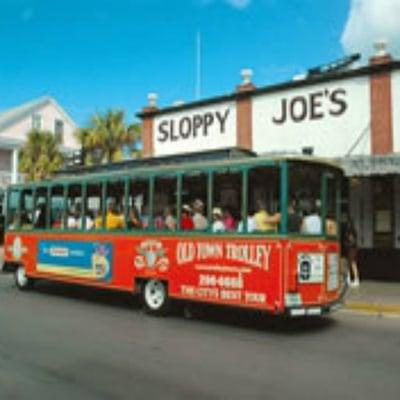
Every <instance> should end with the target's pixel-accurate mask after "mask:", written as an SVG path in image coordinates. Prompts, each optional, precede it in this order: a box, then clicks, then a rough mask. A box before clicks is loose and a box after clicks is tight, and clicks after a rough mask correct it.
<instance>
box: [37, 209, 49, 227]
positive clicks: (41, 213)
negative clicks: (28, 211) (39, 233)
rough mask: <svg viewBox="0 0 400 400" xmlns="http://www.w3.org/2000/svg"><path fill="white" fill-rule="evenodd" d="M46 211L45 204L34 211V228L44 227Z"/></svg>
mask: <svg viewBox="0 0 400 400" xmlns="http://www.w3.org/2000/svg"><path fill="white" fill-rule="evenodd" d="M46 211H47V207H46V204H45V203H40V204H39V205H38V209H37V210H36V219H35V228H39V229H43V228H45V227H46Z"/></svg>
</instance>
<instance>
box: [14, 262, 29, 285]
mask: <svg viewBox="0 0 400 400" xmlns="http://www.w3.org/2000/svg"><path fill="white" fill-rule="evenodd" d="M14 278H15V286H16V287H17V288H18V289H19V290H29V289H32V287H33V282H34V280H33V279H32V278H28V277H27V276H26V274H25V267H24V266H23V265H18V267H17V268H15V271H14Z"/></svg>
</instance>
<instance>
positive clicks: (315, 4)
mask: <svg viewBox="0 0 400 400" xmlns="http://www.w3.org/2000/svg"><path fill="white" fill-rule="evenodd" d="M398 15H400V0H0V46H1V49H2V56H1V57H0V110H2V109H7V108H10V107H13V106H16V105H19V104H21V103H23V102H25V101H29V100H32V99H34V98H37V97H40V96H42V95H51V96H53V97H54V98H55V99H56V100H57V101H58V102H59V103H60V105H61V106H62V107H63V108H64V109H65V110H66V111H67V112H68V113H69V114H70V115H71V117H72V118H73V119H74V120H75V121H76V122H77V123H78V124H79V125H80V126H84V125H85V124H87V123H88V121H89V119H90V116H91V115H92V114H93V113H96V112H104V111H106V110H108V109H122V110H124V111H125V114H126V118H127V122H132V121H134V120H135V118H136V117H135V113H136V112H138V111H140V110H141V109H142V108H143V107H144V106H145V105H146V104H147V95H148V93H149V92H155V93H157V94H158V96H159V100H158V104H159V106H160V107H165V106H169V105H171V104H172V103H173V102H175V101H177V100H182V101H185V102H190V101H193V100H195V84H196V79H195V76H196V35H197V32H200V35H201V56H202V61H201V66H202V68H201V72H202V73H201V78H202V80H201V82H202V84H201V98H209V97H213V96H217V95H224V94H227V93H231V92H232V91H234V90H235V87H236V86H237V85H238V84H239V83H240V80H241V78H240V71H241V69H243V68H251V69H252V70H253V72H254V77H253V80H254V83H255V84H256V85H257V86H268V85H271V84H274V83H278V82H282V81H287V80H290V79H292V78H293V76H295V75H297V74H299V73H302V72H304V71H305V70H307V69H308V68H310V67H314V66H318V65H320V64H324V63H327V62H330V61H333V60H335V59H337V58H340V57H343V56H344V55H345V54H349V53H353V52H362V54H363V56H364V60H367V58H368V55H369V54H370V52H371V51H372V43H373V41H374V40H376V39H380V38H383V39H387V40H388V44H389V49H390V50H391V52H393V54H394V55H395V56H396V55H397V56H398V57H400V24H399V23H397V19H396V17H397V16H398Z"/></svg>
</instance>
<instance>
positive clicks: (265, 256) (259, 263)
mask: <svg viewBox="0 0 400 400" xmlns="http://www.w3.org/2000/svg"><path fill="white" fill-rule="evenodd" d="M226 251H227V254H226V258H227V259H228V260H235V261H241V262H243V263H245V264H247V265H251V266H253V267H256V268H260V269H264V270H266V271H267V270H269V260H270V254H271V248H270V247H269V246H266V245H262V244H260V245H258V244H257V245H251V244H250V245H249V244H231V243H228V244H227V246H226Z"/></svg>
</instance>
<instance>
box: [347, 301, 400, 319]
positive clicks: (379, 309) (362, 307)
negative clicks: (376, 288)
mask: <svg viewBox="0 0 400 400" xmlns="http://www.w3.org/2000/svg"><path fill="white" fill-rule="evenodd" d="M344 309H345V310H350V311H362V312H365V313H370V314H390V315H399V316H400V304H381V303H358V302H348V303H346V304H345V306H344Z"/></svg>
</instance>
